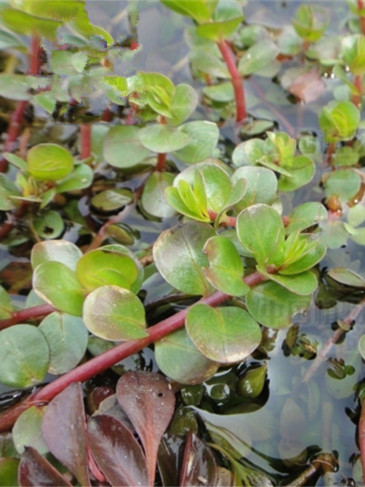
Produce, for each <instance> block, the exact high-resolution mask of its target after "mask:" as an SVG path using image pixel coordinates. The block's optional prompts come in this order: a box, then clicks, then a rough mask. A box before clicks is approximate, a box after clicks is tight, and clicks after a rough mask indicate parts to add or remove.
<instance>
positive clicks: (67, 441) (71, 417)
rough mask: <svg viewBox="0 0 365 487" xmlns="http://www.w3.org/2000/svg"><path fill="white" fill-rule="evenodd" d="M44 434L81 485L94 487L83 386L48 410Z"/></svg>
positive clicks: (68, 391)
mask: <svg viewBox="0 0 365 487" xmlns="http://www.w3.org/2000/svg"><path fill="white" fill-rule="evenodd" d="M42 433H43V436H44V440H45V442H46V445H47V446H48V448H49V450H50V452H51V453H52V454H53V455H54V456H55V457H56V458H57V459H58V460H59V461H60V462H61V463H63V464H64V465H65V466H66V467H67V468H68V469H69V470H70V472H72V473H73V474H74V475H75V477H76V478H77V480H78V481H79V483H80V484H81V485H83V486H84V485H90V479H89V471H88V462H87V443H86V419H85V411H84V403H83V399H82V389H81V385H80V383H78V382H77V383H74V384H71V385H70V386H68V387H67V389H65V390H64V391H62V392H61V393H60V394H58V396H56V397H55V398H54V399H53V400H52V401H51V402H50V403H49V404H48V406H47V409H46V411H45V413H44V417H43V421H42Z"/></svg>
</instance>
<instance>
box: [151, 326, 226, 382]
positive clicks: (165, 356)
mask: <svg viewBox="0 0 365 487" xmlns="http://www.w3.org/2000/svg"><path fill="white" fill-rule="evenodd" d="M155 359H156V362H157V365H158V368H159V369H160V370H161V371H162V372H163V373H164V374H165V375H167V376H168V377H170V378H171V379H172V380H174V381H176V382H179V383H180V384H201V383H202V382H204V381H205V380H207V379H209V378H210V377H212V376H213V375H214V374H215V373H216V372H217V370H218V364H217V363H216V362H212V361H211V360H209V359H208V358H207V357H206V356H205V355H203V354H202V353H201V352H200V351H199V350H198V349H197V348H196V346H195V345H194V343H193V342H192V341H191V339H190V337H189V335H188V334H187V332H186V330H185V328H182V329H180V330H177V331H175V332H173V333H170V334H169V335H167V336H166V337H165V338H163V339H162V340H160V341H158V342H156V343H155Z"/></svg>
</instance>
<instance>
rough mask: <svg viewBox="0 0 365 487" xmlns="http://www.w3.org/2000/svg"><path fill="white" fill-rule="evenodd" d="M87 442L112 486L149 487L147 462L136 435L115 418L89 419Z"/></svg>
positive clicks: (100, 417)
mask: <svg viewBox="0 0 365 487" xmlns="http://www.w3.org/2000/svg"><path fill="white" fill-rule="evenodd" d="M87 437H88V443H89V446H90V449H91V451H92V454H93V457H94V459H95V461H96V463H97V464H98V466H99V468H100V469H101V471H102V472H103V474H104V475H105V476H106V478H107V479H108V481H109V482H110V483H111V485H120V486H126V487H128V486H130V485H148V476H147V467H146V460H145V457H144V453H143V450H142V448H141V446H140V445H139V443H138V441H137V440H136V439H135V437H134V436H133V433H131V431H130V430H129V429H128V428H127V427H126V426H125V425H124V424H123V423H122V422H120V421H119V420H118V419H116V418H114V417H112V416H106V415H103V414H101V415H97V416H95V417H93V418H90V421H89V423H88V431H87Z"/></svg>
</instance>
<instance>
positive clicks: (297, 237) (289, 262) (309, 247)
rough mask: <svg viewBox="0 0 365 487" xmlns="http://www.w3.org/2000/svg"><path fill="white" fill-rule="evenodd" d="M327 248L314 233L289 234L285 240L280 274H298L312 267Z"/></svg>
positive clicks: (321, 257) (320, 258)
mask: <svg viewBox="0 0 365 487" xmlns="http://www.w3.org/2000/svg"><path fill="white" fill-rule="evenodd" d="M326 251H327V248H326V246H325V245H323V243H322V242H321V241H320V240H319V239H318V237H317V236H316V235H310V234H309V235H307V234H291V235H289V237H288V238H287V240H286V242H285V261H284V263H283V266H282V267H281V269H280V274H285V275H290V274H300V273H301V272H305V271H307V270H309V269H311V268H312V267H314V266H315V265H316V264H318V262H320V261H321V260H322V259H323V257H324V256H325V254H326Z"/></svg>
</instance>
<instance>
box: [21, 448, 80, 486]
mask: <svg viewBox="0 0 365 487" xmlns="http://www.w3.org/2000/svg"><path fill="white" fill-rule="evenodd" d="M18 481H19V485H20V486H21V487H32V486H34V487H38V486H39V487H43V486H50V487H51V486H53V485H57V486H62V487H64V486H65V487H71V486H72V484H70V482H69V481H68V480H67V479H66V478H65V477H64V476H63V475H62V474H61V473H60V472H59V471H58V470H56V469H55V468H54V466H53V465H52V464H51V463H49V461H48V460H46V459H45V458H44V457H42V455H41V454H40V453H38V452H37V450H36V449H35V448H32V447H31V446H29V447H25V451H24V453H23V455H22V456H21V460H20V464H19V469H18Z"/></svg>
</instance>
